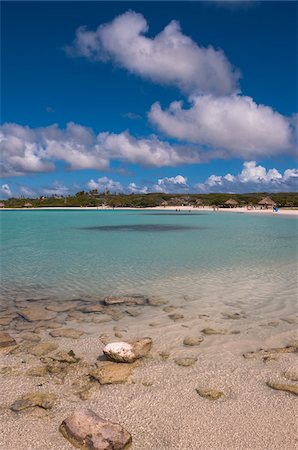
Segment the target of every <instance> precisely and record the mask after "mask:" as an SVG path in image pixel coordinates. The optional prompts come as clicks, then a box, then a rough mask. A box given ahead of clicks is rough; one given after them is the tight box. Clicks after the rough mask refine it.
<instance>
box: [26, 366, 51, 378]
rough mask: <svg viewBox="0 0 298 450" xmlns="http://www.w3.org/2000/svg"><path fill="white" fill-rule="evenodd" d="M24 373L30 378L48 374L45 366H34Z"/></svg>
mask: <svg viewBox="0 0 298 450" xmlns="http://www.w3.org/2000/svg"><path fill="white" fill-rule="evenodd" d="M26 373H27V375H29V376H30V377H44V376H46V375H47V374H48V369H47V367H46V366H36V367H32V368H31V369H29V370H27V372H26Z"/></svg>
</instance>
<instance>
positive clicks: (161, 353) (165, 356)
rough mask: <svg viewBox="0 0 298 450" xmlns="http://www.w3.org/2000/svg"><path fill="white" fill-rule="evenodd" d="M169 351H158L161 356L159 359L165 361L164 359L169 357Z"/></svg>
mask: <svg viewBox="0 0 298 450" xmlns="http://www.w3.org/2000/svg"><path fill="white" fill-rule="evenodd" d="M170 355H171V353H170V352H159V356H160V357H161V359H162V360H163V361H165V360H166V359H169V357H170Z"/></svg>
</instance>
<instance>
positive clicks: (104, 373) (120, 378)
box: [90, 362, 133, 384]
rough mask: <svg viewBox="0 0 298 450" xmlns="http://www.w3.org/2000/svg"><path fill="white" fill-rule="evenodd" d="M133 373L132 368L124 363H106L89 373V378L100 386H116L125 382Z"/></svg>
mask: <svg viewBox="0 0 298 450" xmlns="http://www.w3.org/2000/svg"><path fill="white" fill-rule="evenodd" d="M132 371H133V366H131V365H129V364H125V363H113V362H110V363H106V364H102V365H100V366H98V367H97V368H96V369H94V370H92V371H90V376H92V377H93V378H95V379H96V380H97V381H99V383H100V384H115V383H116V384H117V383H124V382H125V381H127V379H128V377H129V375H130V374H131V373H132Z"/></svg>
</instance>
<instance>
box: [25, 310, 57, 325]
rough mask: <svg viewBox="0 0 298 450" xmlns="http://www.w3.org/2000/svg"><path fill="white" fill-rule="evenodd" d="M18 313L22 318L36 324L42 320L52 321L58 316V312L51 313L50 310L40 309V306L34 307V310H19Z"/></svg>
mask: <svg viewBox="0 0 298 450" xmlns="http://www.w3.org/2000/svg"><path fill="white" fill-rule="evenodd" d="M18 313H19V315H20V316H22V317H23V318H24V319H26V320H27V321H28V322H35V321H39V320H42V321H45V320H51V319H54V318H55V317H56V316H57V313H56V312H54V311H49V310H47V309H45V308H42V307H39V306H34V307H32V308H25V309H19V310H18Z"/></svg>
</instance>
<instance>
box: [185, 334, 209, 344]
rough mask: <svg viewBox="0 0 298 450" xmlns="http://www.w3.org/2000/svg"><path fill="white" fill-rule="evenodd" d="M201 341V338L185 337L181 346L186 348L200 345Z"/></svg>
mask: <svg viewBox="0 0 298 450" xmlns="http://www.w3.org/2000/svg"><path fill="white" fill-rule="evenodd" d="M203 340H204V338H203V337H202V336H186V337H185V338H184V340H183V344H184V345H188V346H194V345H200V344H201V343H202V342H203Z"/></svg>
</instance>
